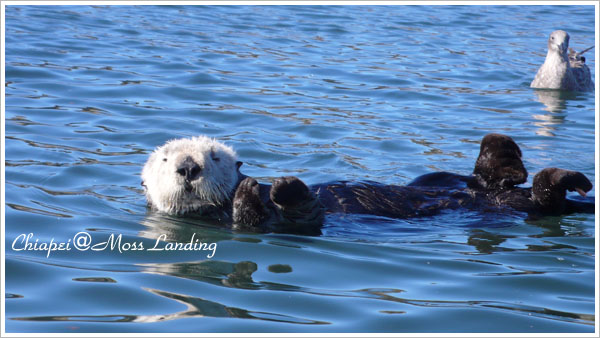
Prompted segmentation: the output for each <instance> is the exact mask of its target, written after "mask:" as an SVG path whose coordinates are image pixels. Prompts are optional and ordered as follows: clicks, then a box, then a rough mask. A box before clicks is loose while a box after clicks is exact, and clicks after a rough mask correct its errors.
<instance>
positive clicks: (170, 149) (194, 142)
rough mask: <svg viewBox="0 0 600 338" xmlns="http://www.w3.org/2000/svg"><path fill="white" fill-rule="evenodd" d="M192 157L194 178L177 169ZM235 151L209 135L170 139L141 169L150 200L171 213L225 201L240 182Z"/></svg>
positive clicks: (199, 208) (184, 211)
mask: <svg viewBox="0 0 600 338" xmlns="http://www.w3.org/2000/svg"><path fill="white" fill-rule="evenodd" d="M186 159H187V161H188V162H186V163H190V162H189V161H190V159H191V160H193V162H194V163H195V164H197V165H198V167H199V171H196V172H195V173H197V174H196V176H195V177H194V178H193V179H190V178H186V177H185V175H182V174H181V170H180V172H179V173H178V169H180V167H181V165H182V163H184V162H185V161H186ZM236 160H237V155H236V153H235V151H234V150H233V149H232V148H231V147H228V146H226V145H224V144H223V143H220V142H219V141H217V140H215V139H211V138H208V137H206V136H197V137H192V138H185V139H176V140H171V141H168V142H167V143H166V144H164V145H163V146H160V147H158V148H156V150H154V152H153V153H152V154H151V155H150V157H149V158H148V161H147V162H146V164H145V165H144V169H143V170H142V184H143V185H144V186H145V188H146V198H147V200H148V203H149V204H150V205H152V206H153V207H154V208H156V209H157V210H159V211H162V212H166V213H169V214H184V213H187V212H202V210H203V209H207V208H210V207H214V206H220V205H223V204H224V203H225V202H228V201H229V200H230V198H231V196H232V195H233V189H234V188H235V186H236V184H237V182H238V165H237V161H236Z"/></svg>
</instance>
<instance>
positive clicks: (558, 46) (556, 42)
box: [548, 30, 569, 55]
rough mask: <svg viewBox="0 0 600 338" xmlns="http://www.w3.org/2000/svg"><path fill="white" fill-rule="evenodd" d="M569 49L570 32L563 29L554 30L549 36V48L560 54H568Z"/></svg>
mask: <svg viewBox="0 0 600 338" xmlns="http://www.w3.org/2000/svg"><path fill="white" fill-rule="evenodd" d="M568 49H569V34H568V33H567V32H565V31H562V30H557V31H554V32H552V33H551V34H550V37H549V38H548V50H549V51H550V50H552V51H555V52H558V54H560V55H567V50H568Z"/></svg>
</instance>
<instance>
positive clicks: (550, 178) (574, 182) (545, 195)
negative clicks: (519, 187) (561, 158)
mask: <svg viewBox="0 0 600 338" xmlns="http://www.w3.org/2000/svg"><path fill="white" fill-rule="evenodd" d="M591 189H592V183H591V182H590V180H588V178H587V177H585V175H584V174H582V173H580V172H578V171H571V170H565V169H559V168H546V169H544V170H542V171H540V172H539V173H537V175H535V177H534V178H533V187H532V189H531V190H532V199H533V201H534V202H535V203H536V204H538V205H539V206H540V207H541V208H542V209H545V210H548V211H552V212H553V213H557V214H559V213H562V212H563V211H564V209H565V197H566V195H567V190H568V191H577V192H578V193H579V194H580V195H581V196H585V194H586V193H587V192H588V191H590V190H591Z"/></svg>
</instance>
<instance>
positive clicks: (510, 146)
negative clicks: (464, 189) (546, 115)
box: [473, 134, 527, 189]
mask: <svg viewBox="0 0 600 338" xmlns="http://www.w3.org/2000/svg"><path fill="white" fill-rule="evenodd" d="M521 156H522V154H521V149H520V148H519V146H518V145H517V144H516V143H515V141H514V140H513V139H512V138H510V137H509V136H506V135H502V134H487V135H485V136H484V138H483V139H482V140H481V147H480V151H479V156H478V157H477V161H476V162H475V169H474V170H473V175H474V176H475V180H476V184H477V185H478V186H479V187H481V188H486V189H502V188H512V187H513V186H515V185H518V184H521V183H524V182H525V181H527V170H526V169H525V166H524V165H523V161H522V160H521Z"/></svg>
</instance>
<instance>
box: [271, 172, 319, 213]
mask: <svg viewBox="0 0 600 338" xmlns="http://www.w3.org/2000/svg"><path fill="white" fill-rule="evenodd" d="M309 198H311V196H310V192H309V190H308V187H307V186H306V184H304V182H302V181H301V180H300V179H299V178H298V177H295V176H284V177H279V178H276V179H275V181H274V182H273V186H272V187H271V201H273V202H274V203H275V204H277V206H279V207H282V208H293V207H295V206H298V205H300V204H302V203H304V202H305V201H306V200H307V199H309Z"/></svg>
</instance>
